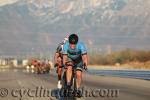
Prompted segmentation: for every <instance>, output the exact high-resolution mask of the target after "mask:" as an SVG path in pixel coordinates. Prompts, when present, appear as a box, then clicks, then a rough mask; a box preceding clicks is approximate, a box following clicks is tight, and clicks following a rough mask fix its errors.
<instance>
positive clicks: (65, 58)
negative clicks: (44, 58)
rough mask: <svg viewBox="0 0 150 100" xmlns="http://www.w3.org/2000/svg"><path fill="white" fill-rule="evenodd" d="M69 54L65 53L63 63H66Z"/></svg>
mask: <svg viewBox="0 0 150 100" xmlns="http://www.w3.org/2000/svg"><path fill="white" fill-rule="evenodd" d="M67 59H68V56H67V55H66V54H64V55H63V65H66V62H67Z"/></svg>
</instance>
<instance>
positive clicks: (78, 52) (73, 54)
mask: <svg viewBox="0 0 150 100" xmlns="http://www.w3.org/2000/svg"><path fill="white" fill-rule="evenodd" d="M86 53H87V49H86V47H85V45H84V44H83V43H82V42H80V41H79V42H78V43H77V45H76V48H75V49H71V48H70V45H69V42H66V43H65V44H64V46H63V54H67V55H68V57H69V58H71V59H72V60H77V59H80V58H81V56H82V55H84V54H86Z"/></svg>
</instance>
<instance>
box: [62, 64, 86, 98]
mask: <svg viewBox="0 0 150 100" xmlns="http://www.w3.org/2000/svg"><path fill="white" fill-rule="evenodd" d="M72 66H73V68H72V78H71V89H69V90H68V88H67V79H66V69H65V71H63V76H62V90H61V96H62V93H63V97H64V99H65V100H70V99H71V100H76V99H77V97H82V95H80V96H77V93H76V90H77V83H76V79H77V76H76V66H75V64H73V65H72ZM85 70H86V71H87V70H88V69H85Z"/></svg>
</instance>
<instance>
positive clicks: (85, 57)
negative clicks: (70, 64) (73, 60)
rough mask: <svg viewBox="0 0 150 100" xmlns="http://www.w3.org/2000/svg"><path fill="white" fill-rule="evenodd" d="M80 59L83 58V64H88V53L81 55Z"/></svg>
mask: <svg viewBox="0 0 150 100" xmlns="http://www.w3.org/2000/svg"><path fill="white" fill-rule="evenodd" d="M82 60H83V63H84V64H85V66H86V67H87V66H88V55H87V53H86V54H83V55H82Z"/></svg>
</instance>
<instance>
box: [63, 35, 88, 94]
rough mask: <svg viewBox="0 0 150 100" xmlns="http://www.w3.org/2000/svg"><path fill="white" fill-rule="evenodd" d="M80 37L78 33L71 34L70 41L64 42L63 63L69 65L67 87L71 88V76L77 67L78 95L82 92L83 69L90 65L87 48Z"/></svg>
mask: <svg viewBox="0 0 150 100" xmlns="http://www.w3.org/2000/svg"><path fill="white" fill-rule="evenodd" d="M78 40H79V38H78V36H77V34H71V35H70V36H69V38H68V41H67V42H66V43H65V44H64V47H63V65H64V66H65V67H67V70H66V75H67V87H68V89H70V86H71V76H72V68H73V67H76V76H77V90H76V93H77V95H78V94H79V95H80V93H81V91H80V85H81V80H82V70H83V68H84V69H87V65H88V56H87V50H86V47H85V46H84V44H83V43H82V42H80V41H78Z"/></svg>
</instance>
